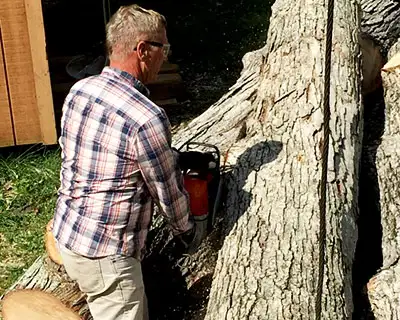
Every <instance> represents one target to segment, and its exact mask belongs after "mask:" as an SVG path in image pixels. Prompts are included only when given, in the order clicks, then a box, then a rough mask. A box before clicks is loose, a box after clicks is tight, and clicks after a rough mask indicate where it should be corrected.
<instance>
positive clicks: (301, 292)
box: [178, 1, 362, 319]
mask: <svg viewBox="0 0 400 320" xmlns="http://www.w3.org/2000/svg"><path fill="white" fill-rule="evenodd" d="M325 16H326V6H325V3H324V2H323V1H309V2H306V1H299V2H296V3H293V2H291V3H288V2H285V1H277V2H276V3H275V4H274V6H273V14H272V17H271V21H270V23H271V24H270V29H269V33H268V40H267V45H266V46H265V47H264V48H263V49H262V50H260V51H258V52H255V53H253V54H249V55H248V56H247V60H252V61H255V63H254V66H259V65H260V60H261V61H262V63H261V69H259V68H257V67H255V68H254V69H252V71H250V70H251V69H249V68H245V69H244V72H243V74H242V77H241V79H239V82H238V84H237V85H236V86H235V87H234V88H233V89H232V90H231V92H230V93H229V94H228V95H227V96H225V97H224V98H223V100H222V101H220V102H219V103H218V104H216V105H215V106H213V107H212V108H211V109H209V110H208V111H207V112H206V113H205V114H203V115H202V116H201V117H199V118H198V119H197V120H196V122H193V123H192V124H191V125H189V127H188V128H187V129H186V130H185V131H184V132H182V133H181V135H178V137H179V140H178V142H181V141H182V138H181V136H192V135H195V134H198V136H197V140H200V141H207V142H209V143H215V144H217V145H219V146H221V148H222V149H223V150H229V151H228V152H227V154H228V162H229V164H230V165H236V166H235V168H234V169H233V171H232V172H231V174H230V175H229V177H230V178H229V180H228V181H229V182H228V186H229V189H228V194H227V203H226V207H227V209H226V213H225V214H226V219H225V221H224V227H225V234H226V238H225V240H224V244H223V247H222V249H221V251H220V253H219V257H218V262H217V266H216V270H215V276H214V279H213V284H212V288H211V294H210V300H209V303H208V310H207V316H206V319H240V318H249V319H288V318H293V317H296V318H297V317H301V318H303V319H309V318H310V319H312V318H314V317H315V313H314V311H315V309H314V306H315V298H316V283H317V281H316V279H317V269H318V258H317V257H318V226H319V223H318V212H319V210H318V190H319V187H320V186H319V179H320V173H321V172H320V170H321V164H320V159H321V151H320V145H321V141H322V132H321V128H322V110H321V103H322V101H321V99H322V96H323V94H322V92H323V61H324V58H323V57H324V35H325V32H324V30H325ZM289 17H290V18H289ZM357 26H358V8H357V5H356V3H355V2H352V1H338V2H337V5H336V9H335V23H334V40H333V42H334V45H333V47H334V50H333V64H332V65H333V69H332V86H331V105H332V118H331V121H330V125H331V130H332V133H331V139H332V140H331V144H330V155H329V184H328V199H329V203H328V205H327V210H328V235H327V250H326V255H325V263H326V269H325V270H326V271H325V281H324V289H323V318H326V319H346V318H350V317H351V312H352V294H351V272H350V270H351V266H352V260H353V254H354V249H355V241H356V238H357V230H356V225H355V219H356V214H357V190H358V187H357V183H358V180H357V176H358V163H359V157H360V146H361V134H360V132H361V128H362V124H361V121H360V119H361V118H362V117H361V116H362V115H361V107H360V105H361V103H360V90H359V64H358V60H357V56H358V45H357V32H358V29H357V28H358V27H357ZM257 73H260V75H261V76H260V77H259V76H258V74H257ZM254 77H256V78H257V79H259V78H261V81H260V82H259V83H257V82H254V79H255V78H254ZM250 81H251V82H253V83H251V84H249V82H250ZM257 84H259V86H258V87H257ZM254 107H255V108H254ZM244 124H245V128H247V129H246V130H245V132H246V134H247V135H246V136H245V138H243V139H242V140H239V141H237V142H235V138H236V137H237V136H238V134H239V131H238V129H239V128H240V127H241V126H242V128H243V126H244ZM223 129H224V130H223Z"/></svg>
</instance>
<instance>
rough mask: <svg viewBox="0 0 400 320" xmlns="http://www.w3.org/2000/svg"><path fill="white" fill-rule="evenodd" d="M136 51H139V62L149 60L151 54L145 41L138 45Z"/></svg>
mask: <svg viewBox="0 0 400 320" xmlns="http://www.w3.org/2000/svg"><path fill="white" fill-rule="evenodd" d="M136 51H137V55H138V58H139V60H145V59H147V56H148V54H149V52H148V48H147V46H146V43H145V42H144V41H139V43H138V44H137V47H136Z"/></svg>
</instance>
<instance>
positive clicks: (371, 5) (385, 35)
mask: <svg viewBox="0 0 400 320" xmlns="http://www.w3.org/2000/svg"><path fill="white" fill-rule="evenodd" d="M360 2H361V9H362V13H363V14H362V20H361V31H362V32H364V33H366V34H368V35H370V36H371V37H372V38H373V39H374V40H375V41H376V42H377V43H378V45H379V46H380V47H381V49H382V53H383V54H384V55H386V53H387V52H388V50H389V49H390V47H391V46H392V45H393V44H394V43H395V42H396V40H397V39H398V38H399V36H400V15H399V12H400V3H399V1H397V0H361V1H360Z"/></svg>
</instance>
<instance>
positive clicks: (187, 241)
mask: <svg viewBox="0 0 400 320" xmlns="http://www.w3.org/2000/svg"><path fill="white" fill-rule="evenodd" d="M177 237H178V239H179V240H180V242H181V243H182V244H183V246H184V248H185V251H186V252H187V253H188V254H193V253H195V252H196V251H197V249H198V248H199V246H200V244H201V241H202V240H203V237H204V233H203V232H202V230H201V228H199V227H197V226H196V223H194V224H193V228H192V229H190V230H188V231H186V232H184V233H182V234H180V235H178V236H177Z"/></svg>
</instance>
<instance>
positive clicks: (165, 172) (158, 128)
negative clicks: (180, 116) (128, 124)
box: [136, 114, 193, 235]
mask: <svg viewBox="0 0 400 320" xmlns="http://www.w3.org/2000/svg"><path fill="white" fill-rule="evenodd" d="M136 152H137V155H136V156H137V161H138V166H139V169H140V171H141V173H142V176H143V179H144V181H145V183H146V185H147V187H148V189H149V192H150V194H151V196H152V198H153V200H154V201H155V203H156V204H157V205H158V207H159V208H160V211H161V214H162V215H163V216H164V217H165V218H166V220H167V222H168V224H169V225H170V226H171V228H172V231H173V233H174V234H175V235H177V234H180V233H183V232H185V231H188V230H189V229H191V228H192V226H193V224H192V222H191V220H190V219H189V216H190V205H189V195H188V193H187V192H186V190H185V188H184V186H183V179H182V173H181V171H180V170H179V168H178V165H177V162H176V157H175V154H174V151H173V150H172V148H171V130H170V124H169V120H168V118H167V117H166V115H163V114H161V115H160V116H158V117H154V118H152V119H151V120H149V121H148V122H146V124H144V125H143V126H141V128H140V129H139V130H138V134H137V139H136Z"/></svg>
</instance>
